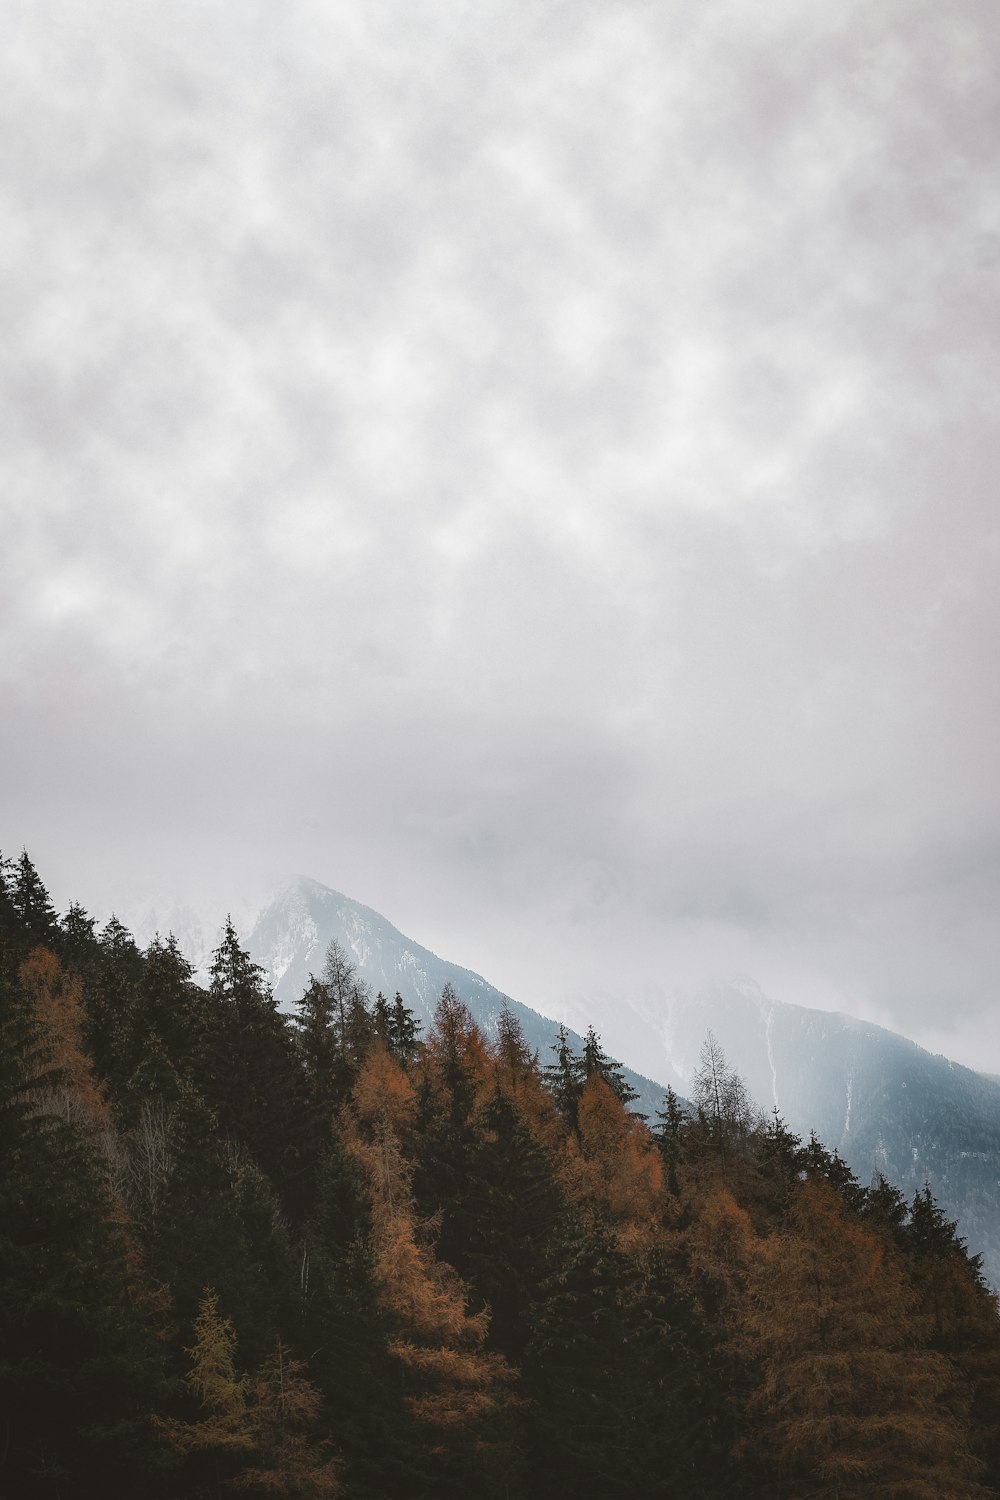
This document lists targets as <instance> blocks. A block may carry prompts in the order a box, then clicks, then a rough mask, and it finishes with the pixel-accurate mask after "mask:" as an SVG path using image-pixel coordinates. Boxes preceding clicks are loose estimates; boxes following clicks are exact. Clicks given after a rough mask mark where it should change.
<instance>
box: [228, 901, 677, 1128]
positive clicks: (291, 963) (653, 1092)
mask: <svg viewBox="0 0 1000 1500" xmlns="http://www.w3.org/2000/svg"><path fill="white" fill-rule="evenodd" d="M334 939H335V940H336V941H337V942H338V943H339V944H340V946H341V947H342V948H343V949H344V951H345V952H346V953H347V955H348V957H349V958H350V960H351V962H352V963H353V964H354V965H355V968H356V969H357V971H358V974H359V976H360V977H361V978H362V979H364V980H365V981H366V982H367V983H368V984H369V985H370V986H371V990H372V994H373V995H374V994H377V993H378V991H379V990H381V991H382V993H383V994H384V995H385V996H386V997H387V998H388V999H390V1000H391V999H392V997H393V995H394V994H395V993H396V991H397V990H398V991H399V992H400V994H401V995H402V997H403V999H404V1001H405V1002H406V1004H407V1005H408V1006H409V1007H410V1009H411V1010H412V1011H413V1012H414V1013H415V1014H416V1015H417V1016H418V1017H419V1019H420V1021H421V1022H422V1024H423V1025H424V1026H425V1027H427V1026H429V1025H430V1024H431V1020H432V1018H433V1015H434V1010H435V1007H436V1006H437V1002H438V1000H439V999H440V997H441V991H442V990H443V989H444V987H445V985H446V984H450V985H451V987H452V989H453V990H454V991H455V993H456V994H457V995H458V996H459V997H460V998H461V999H462V1000H464V1001H465V1003H466V1005H467V1006H468V1007H469V1009H470V1011H471V1012H472V1014H473V1016H474V1017H475V1019H476V1021H477V1023H478V1024H479V1025H480V1026H481V1027H482V1028H483V1030H484V1031H485V1032H486V1034H487V1035H492V1034H494V1032H495V1029H496V1020H497V1016H498V1015H499V1013H500V1011H501V1009H502V1008H503V1006H504V1005H507V1007H508V1008H509V1009H510V1010H511V1011H513V1013H514V1014H515V1015H516V1016H517V1018H518V1020H519V1021H520V1023H521V1027H522V1029H523V1031H524V1035H525V1039H526V1040H527V1042H528V1045H529V1046H530V1047H532V1048H534V1049H537V1051H538V1054H539V1057H540V1060H541V1062H542V1063H543V1064H545V1063H547V1062H549V1061H551V1053H550V1050H549V1049H550V1048H551V1046H552V1044H553V1042H554V1040H555V1037H556V1032H557V1030H558V1022H556V1021H553V1020H551V1019H549V1018H548V1017H547V1016H542V1015H539V1013H538V1012H537V1011H535V1010H531V1009H530V1008H529V1007H528V1006H526V1005H522V1004H520V1002H519V1001H517V1000H513V999H511V998H510V996H508V995H504V994H503V993H502V992H501V991H500V990H498V989H496V987H495V986H494V985H492V984H489V983H488V982H487V981H486V980H485V979H483V978H482V976H481V975H479V974H474V973H473V972H472V970H471V969H463V968H462V967H461V966H460V965H459V964H453V963H448V962H447V960H445V959H443V958H438V956H437V954H435V953H431V952H430V950H429V949H427V948H422V947H421V946H420V944H419V943H415V942H413V941H412V940H411V939H410V938H407V937H404V936H403V934H402V933H401V932H399V931H398V930H397V929H396V928H395V927H393V926H392V924H391V922H388V921H386V919H385V917H383V916H380V915H379V913H378V912H376V911H372V910H371V908H370V907H367V906H362V905H360V903H359V902H357V901H352V900H351V899H350V898H349V897H348V896H343V895H341V894H340V893H339V892H337V891H332V890H330V889H329V887H327V886H324V885H320V884H319V882H318V881H315V880H308V879H300V880H297V881H295V882H294V884H292V885H290V886H289V887H288V888H287V889H286V890H284V891H283V892H282V893H281V895H280V896H278V897H277V898H276V899H275V900H274V901H273V902H272V903H271V904H270V905H269V906H267V907H265V909H264V910H263V911H262V912H261V914H260V916H259V917H258V918H257V921H256V923H255V924H254V927H253V929H252V931H251V933H250V936H249V938H248V940H247V947H248V948H249V950H250V952H251V954H252V955H253V957H254V959H255V960H256V962H257V963H259V964H262V965H263V967H264V969H265V970H266V971H267V974H268V976H269V978H270V981H271V985H272V987H273V990H274V994H275V997H276V999H277V1000H278V1003H279V1004H280V1005H281V1007H282V1008H283V1009H285V1010H290V1009H291V1008H292V1006H293V1005H294V1003H295V1001H296V1000H297V999H298V997H299V996H300V995H301V994H302V993H303V991H304V990H305V988H306V986H307V985H308V983H309V975H310V973H312V974H315V975H317V976H319V975H321V974H322V970H323V964H324V961H325V958H326V951H327V948H328V947H329V945H330V943H331V942H332V941H333V940H334ZM567 1031H568V1033H569V1037H570V1043H571V1045H572V1046H573V1048H574V1050H575V1051H577V1052H579V1051H580V1050H581V1048H582V1046H583V1041H582V1038H581V1037H580V1036H579V1035H577V1033H576V1032H574V1031H571V1030H570V1029H569V1028H568V1027H567ZM624 1072H625V1076H626V1078H627V1079H628V1081H629V1083H630V1084H631V1086H632V1087H633V1088H634V1089H635V1090H636V1091H637V1093H638V1094H639V1098H638V1099H637V1100H636V1102H635V1105H634V1106H633V1108H635V1109H638V1110H642V1111H643V1112H644V1113H646V1114H648V1115H650V1116H651V1117H652V1115H653V1112H654V1111H655V1110H657V1109H659V1108H661V1106H662V1104H663V1086H662V1085H661V1084H659V1083H656V1082H654V1081H653V1080H652V1079H650V1078H645V1077H643V1076H642V1075H641V1074H639V1073H636V1072H633V1071H632V1070H631V1069H629V1068H625V1069H624Z"/></svg>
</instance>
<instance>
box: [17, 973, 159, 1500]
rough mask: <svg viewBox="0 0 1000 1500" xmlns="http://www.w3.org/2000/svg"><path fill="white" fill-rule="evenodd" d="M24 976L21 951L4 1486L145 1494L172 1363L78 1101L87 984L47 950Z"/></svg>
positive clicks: (36, 1491)
mask: <svg viewBox="0 0 1000 1500" xmlns="http://www.w3.org/2000/svg"><path fill="white" fill-rule="evenodd" d="M23 968H24V970H25V979H24V980H23V981H20V980H18V979H17V977H16V976H14V975H13V974H12V973H11V968H10V954H9V950H8V953H7V954H6V955H5V961H4V963H3V964H2V966H0V1161H2V1163H3V1170H2V1171H0V1433H2V1434H3V1439H2V1453H3V1462H2V1467H0V1479H2V1483H3V1488H4V1492H5V1493H8V1494H10V1495H11V1496H14V1495H17V1496H18V1497H19V1500H20V1497H24V1500H29V1497H35V1496H38V1497H42V1496H51V1495H53V1494H62V1495H66V1496H67V1497H69V1496H77V1495H80V1496H83V1495H90V1494H107V1495H111V1494H126V1493H134V1492H136V1491H137V1490H141V1489H142V1488H143V1487H144V1486H145V1485H147V1484H148V1483H149V1476H150V1473H151V1465H154V1466H155V1456H154V1455H153V1453H152V1450H151V1448H150V1445H149V1442H148V1440H147V1424H148V1414H149V1412H150V1410H151V1409H152V1408H153V1407H154V1406H155V1404H156V1402H157V1401H158V1399H159V1394H160V1388H161V1382H162V1371H161V1368H160V1362H159V1356H158V1353H157V1351H156V1347H155V1344H154V1341H153V1339H152V1338H151V1337H150V1335H149V1334H148V1332H147V1329H146V1327H145V1324H144V1317H143V1304H142V1300H141V1297H139V1296H138V1295H137V1293H136V1289H135V1287H134V1278H133V1276H132V1275H131V1273H130V1269H129V1266H128V1260H127V1244H126V1241H125V1239H124V1238H123V1235H122V1233H121V1230H120V1225H119V1222H118V1218H119V1216H118V1212H117V1210H116V1207H115V1205H113V1204H112V1202H111V1201H110V1198H109V1195H108V1192H107V1188H106V1182H105V1176H104V1172H103V1170H102V1164H101V1161H100V1158H99V1157H98V1155H97V1154H96V1151H95V1142H94V1126H93V1122H92V1120H91V1119H90V1118H89V1117H88V1114H87V1110H86V1109H85V1108H82V1107H81V1108H72V1107H66V1104H65V1101H66V1100H67V1099H69V1098H71V1097H72V1096H73V1094H74V1091H75V1090H77V1089H78V1088H80V1087H83V1088H84V1089H86V1088H87V1087H88V1084H89V1080H88V1078H87V1076H86V1073H85V1070H84V1071H81V1069H80V1064H79V1059H78V1058H77V1057H75V1056H74V1047H73V1045H72V1044H73V1043H74V1033H73V1025H72V1020H73V1014H72V1003H70V1004H69V1008H68V1010H67V1009H66V1007H63V1010H62V1013H60V1010H59V1002H60V1001H63V1000H67V998H68V1000H69V1001H70V1002H72V999H73V998H74V991H73V982H72V981H71V980H68V979H66V977H65V976H64V975H62V974H61V972H60V971H59V970H58V964H57V961H56V959H55V957H54V955H52V954H49V953H46V952H45V951H44V950H41V949H36V950H35V951H34V952H33V953H32V955H31V956H30V957H29V958H28V959H27V960H25V963H24V965H23ZM50 1002H51V1003H50ZM67 1015H68V1017H69V1020H70V1025H69V1026H68V1027H67V1026H66V1024H65V1021H66V1017H67ZM57 1053H58V1054H59V1055H58V1057H57V1056H56V1054H57ZM60 1062H61V1063H62V1064H63V1066H62V1067H60V1066H59V1065H58V1064H59V1063H60ZM74 1074H75V1075H76V1076H75V1077H74Z"/></svg>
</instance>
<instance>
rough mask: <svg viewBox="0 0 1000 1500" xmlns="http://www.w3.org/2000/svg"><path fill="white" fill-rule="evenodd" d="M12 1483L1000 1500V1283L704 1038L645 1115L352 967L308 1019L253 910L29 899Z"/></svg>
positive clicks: (9, 1067)
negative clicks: (211, 920) (802, 1134)
mask: <svg viewBox="0 0 1000 1500" xmlns="http://www.w3.org/2000/svg"><path fill="white" fill-rule="evenodd" d="M0 1028H2V1045H0V1163H2V1165H0V1494H2V1495H3V1496H9V1497H11V1500H21V1497H24V1500H29V1497H36V1496H37V1497H52V1500H76V1497H90V1496H95V1497H101V1500H118V1497H124V1496H133V1495H143V1496H146V1497H149V1500H201V1497H205V1500H209V1497H222V1496H230V1495H245V1496H251V1497H253V1496H260V1497H265V1496H270V1497H286V1496H287V1497H293V1496H294V1497H303V1500H305V1497H315V1500H319V1497H323V1496H342V1497H345V1500H376V1497H392V1500H395V1497H399V1500H423V1497H427V1500H430V1497H434V1500H444V1497H449V1496H455V1497H459V1496H461V1497H468V1496H474V1497H477V1500H478V1497H484V1500H492V1497H496V1500H542V1497H556V1500H559V1497H567V1500H569V1497H591V1496H600V1497H602V1500H614V1497H622V1500H625V1497H628V1500H644V1497H650V1500H654V1497H673V1496H677V1497H682V1496H683V1497H705V1500H708V1497H736V1496H762V1497H774V1500H779V1497H788V1500H806V1497H821V1496H830V1497H838V1500H853V1497H857V1500H861V1497H866V1500H867V1497H890V1496H892V1497H912V1500H923V1497H926V1500H943V1497H974V1496H977V1495H989V1494H997V1493H1000V1322H998V1315H997V1304H996V1299H995V1297H994V1295H993V1294H992V1292H991V1291H990V1290H989V1289H988V1287H987V1286H986V1285H985V1283H984V1281H983V1279H982V1276H981V1274H980V1270H979V1266H978V1264H977V1261H976V1259H975V1258H974V1257H970V1256H969V1255H968V1254H967V1253H966V1250H965V1246H964V1243H963V1241H962V1239H961V1238H960V1236H959V1235H958V1234H957V1232H956V1227H955V1225H954V1224H952V1223H951V1222H949V1221H948V1219H947V1218H946V1216H945V1215H944V1214H943V1213H942V1212H941V1210H940V1209H939V1208H938V1206H937V1204H936V1203H935V1202H934V1200H933V1198H932V1196H931V1194H930V1192H929V1191H924V1192H923V1193H920V1194H918V1195H917V1196H916V1197H915V1198H914V1200H913V1201H912V1202H911V1203H907V1202H906V1201H904V1199H903V1198H902V1196H901V1195H900V1194H899V1192H898V1191H897V1190H896V1189H894V1188H893V1187H892V1186H891V1185H890V1184H889V1183H887V1182H885V1181H884V1180H875V1181H873V1182H871V1183H859V1182H858V1181H857V1180H856V1179H855V1178H854V1176H853V1175H852V1174H851V1172H850V1171H849V1169H848V1168H847V1167H846V1165H845V1163H844V1162H843V1161H842V1160H841V1159H840V1158H839V1157H838V1156H837V1155H836V1154H835V1153H833V1152H831V1151H829V1150H827V1149H826V1148H825V1147H824V1146H823V1144H822V1143H821V1142H820V1141H818V1140H816V1139H815V1138H812V1139H810V1140H809V1141H802V1140H800V1139H799V1138H798V1137H796V1136H794V1135H793V1134H792V1133H791V1132H790V1131H789V1130H787V1129H786V1127H785V1126H784V1124H783V1122H782V1120H781V1119H780V1117H779V1116H777V1115H774V1116H772V1117H771V1118H761V1117H760V1116H759V1115H758V1114H757V1112H756V1111H755V1108H754V1105H753V1102H752V1101H751V1100H750V1099H749V1098H748V1097H747V1094H746V1090H745V1088H744V1087H743V1085H742V1083H741V1080H740V1076H739V1072H738V1063H739V1059H732V1060H731V1061H732V1063H733V1064H734V1066H730V1063H729V1062H727V1060H726V1058H725V1057H724V1056H723V1055H722V1053H721V1051H720V1049H719V1048H718V1046H717V1045H716V1044H715V1042H714V1040H713V1039H712V1038H711V1037H709V1038H708V1039H707V1040H706V1044H705V1048H704V1050H703V1054H702V1066H701V1069H700V1071H699V1074H698V1076H697V1078H696V1079H695V1081H694V1086H693V1089H692V1097H691V1100H690V1101H689V1102H686V1103H682V1102H681V1101H679V1100H678V1099H676V1098H675V1097H674V1096H673V1095H672V1094H668V1095H667V1097H666V1098H665V1100H664V1103H663V1108H662V1110H661V1111H660V1112H659V1113H658V1115H657V1116H656V1117H655V1118H654V1119H651V1120H646V1119H643V1118H641V1117H640V1116H638V1115H636V1114H635V1113H633V1112H632V1111H631V1110H630V1105H631V1104H632V1103H633V1102H634V1101H633V1097H632V1095H631V1091H630V1089H629V1087H628V1085H627V1083H626V1082H625V1080H624V1078H623V1076H622V1074H621V1071H620V1070H619V1068H618V1066H617V1064H616V1063H615V1062H614V1061H613V1060H612V1059H611V1058H609V1057H608V1056H607V1055H606V1053H605V1052H604V1050H603V1049H602V1047H601V1043H600V1040H599V1038H598V1037H597V1036H596V1035H595V1034H594V1033H593V1032H590V1033H589V1034H588V1036H587V1038H586V1042H585V1045H584V1048H583V1051H582V1053H580V1054H577V1053H575V1052H574V1051H573V1050H572V1048H571V1047H570V1045H569V1042H568V1040H567V1038H566V1037H565V1036H564V1035H563V1036H562V1037H561V1038H560V1039H559V1041H557V1044H556V1046H555V1047H554V1048H553V1049H552V1051H551V1054H550V1056H548V1057H537V1056H535V1055H533V1054H532V1053H531V1051H530V1050H529V1049H528V1048H527V1046H526V1045H525V1042H524V1039H523V1037H522V1035H521V1032H520V1029H519V1026H518V1023H517V1021H516V1020H515V1018H514V1017H513V1016H512V1015H510V1014H509V1013H506V1014H502V1015H501V1016H500V1018H499V1021H498V1025H497V1031H496V1036H495V1038H492V1039H488V1038H487V1037H486V1036H485V1035H484V1034H483V1032H482V1031H481V1030H480V1029H479V1028H478V1027H477V1026H476V1024H475V1023H474V1022H473V1020H472V1018H471V1016H470V1014H469V1012H468V1010H467V1009H466V1008H465V1006H464V1005H463V1003H462V1002H461V1000H460V999H459V998H458V997H457V996H456V995H455V994H454V993H452V992H450V991H449V990H445V992H444V993H443V994H442V996H441V999H440V1003H439V1005H438V1009H437V1013H436V1016H435V1020H434V1024H433V1026H432V1027H431V1028H430V1029H428V1030H427V1031H422V1030H421V1028H420V1027H419V1025H418V1024H417V1022H416V1021H415V1019H414V1017H413V1015H412V1013H411V1012H410V1011H409V1009H408V1008H407V1005H406V998H405V996H401V995H398V994H397V995H394V996H391V997H389V996H384V995H381V994H380V995H375V996H372V995H371V994H369V993H368V992H367V991H366V988H365V986H364V985H363V984H362V983H361V982H359V980H358V977H357V975H356V974H355V972H354V970H353V968H352V965H351V963H350V962H349V960H348V958H347V956H346V955H345V954H344V953H343V952H342V951H341V950H340V949H339V948H337V946H336V945H333V946H331V949H330V952H329V954H328V955H327V961H326V965H325V968H324V970H323V972H322V973H321V974H320V975H318V976H316V977H314V978H313V979H312V980H311V982H310V983H309V985H308V987H307V988H306V990H305V992H304V993H303V994H302V995H301V997H300V998H299V1000H298V1002H297V1005H296V1008H295V1012H294V1014H293V1015H291V1016H286V1015H284V1014H282V1013H281V1012H280V1011H279V1010H278V1009H277V1006H276V1004H275V1002H274V999H273V997H272V995H271V993H270V991H269V989H268V986H267V984H266V982H265V978H264V975H263V972H262V970H261V969H260V968H258V967H257V966H256V965H255V964H254V963H253V962H252V961H251V958H250V956H249V954H248V953H247V952H246V951H245V950H244V949H243V948H242V947H241V944H240V940H239V936H238V934H237V933H236V932H235V931H234V929H233V927H232V924H231V923H229V922H228V921H227V923H226V926H225V929H224V933H223V937H222V941H221V944H220V946H219V948H218V950H217V951H216V953H215V957H214V962H213V965H212V971H211V983H210V986H209V988H208V989H204V988H201V987H199V986H198V985H196V984H195V983H194V982H193V980H192V971H191V967H190V965H189V964H188V962H187V961H186V959H185V957H184V955H183V953H182V952H181V951H180V950H179V948H178V946H177V944H176V943H175V942H174V940H173V939H172V938H170V937H169V936H167V937H164V938H162V939H156V940H154V941H153V942H152V943H151V944H150V945H149V947H148V948H146V949H145V950H144V951H142V950H140V949H139V948H138V947H137V946H136V944H135V942H134V941H133V938H132V936H131V935H130V933H129V932H128V931H127V930H126V929H125V928H124V927H123V926H122V925H121V924H120V923H119V922H118V921H116V920H115V919H114V918H112V919H111V920H110V921H108V922H107V923H106V924H105V925H104V926H103V927H100V926H99V925H98V924H97V923H96V922H95V921H94V919H93V918H91V917H90V916H88V914H87V913H86V912H85V911H84V910H83V909H82V908H81V907H80V906H78V905H74V906H71V907H70V909H69V910H68V911H67V912H66V913H65V914H64V915H62V916H59V915H57V913H56V911H55V910H54V908H53V905H52V902H51V900H50V898H49V895H48V893H47V891H46V889H45V886H44V884H43V882H42V880H41V879H40V877H39V875H38V873H37V872H36V870H35V869H34V867H33V865H32V863H31V861H30V859H29V858H28V856H27V855H26V854H24V855H22V856H21V858H20V859H19V860H15V861H5V862H3V865H2V880H0Z"/></svg>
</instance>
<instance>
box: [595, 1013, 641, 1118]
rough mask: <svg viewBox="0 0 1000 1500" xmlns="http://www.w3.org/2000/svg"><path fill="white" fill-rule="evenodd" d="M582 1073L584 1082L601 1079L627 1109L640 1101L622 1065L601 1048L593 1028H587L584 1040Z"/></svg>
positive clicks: (599, 1040)
mask: <svg viewBox="0 0 1000 1500" xmlns="http://www.w3.org/2000/svg"><path fill="white" fill-rule="evenodd" d="M581 1061H582V1071H583V1078H584V1081H585V1082H587V1081H589V1079H591V1078H595V1077H596V1078H601V1079H603V1081H604V1082H605V1083H606V1084H607V1086H608V1088H609V1089H610V1090H611V1092H612V1093H613V1094H614V1096H615V1098H616V1099H617V1100H618V1101H619V1103H621V1104H624V1105H625V1106H626V1107H627V1106H628V1105H629V1104H631V1103H632V1102H633V1100H635V1099H638V1097H639V1095H638V1094H637V1093H636V1091H635V1089H634V1088H632V1086H631V1084H629V1083H628V1082H627V1080H626V1078H625V1074H624V1073H623V1072H622V1069H621V1065H620V1063H617V1062H615V1060H614V1058H613V1057H609V1056H608V1054H607V1053H606V1052H605V1050H604V1048H603V1047H602V1046H601V1039H600V1037H599V1036H598V1035H597V1032H596V1031H595V1030H594V1028H593V1026H588V1027H587V1035H586V1036H585V1037H584V1039H583V1056H582V1059H581Z"/></svg>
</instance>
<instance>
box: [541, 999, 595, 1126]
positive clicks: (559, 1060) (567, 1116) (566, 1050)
mask: <svg viewBox="0 0 1000 1500" xmlns="http://www.w3.org/2000/svg"><path fill="white" fill-rule="evenodd" d="M551 1050H552V1051H553V1052H554V1053H555V1055H556V1060H555V1062H551V1063H546V1065H545V1067H544V1068H543V1070H542V1076H543V1078H544V1080H545V1085H546V1087H547V1088H548V1090H549V1092H550V1094H551V1095H552V1098H553V1099H554V1100H555V1104H556V1108H557V1109H558V1111H559V1113H560V1115H561V1116H562V1118H563V1120H564V1121H565V1123H566V1125H567V1126H568V1127H569V1129H570V1130H576V1128H577V1118H576V1116H577V1109H578V1107H579V1103H580V1095H581V1094H582V1093H583V1084H584V1079H585V1077H586V1074H585V1072H584V1066H583V1059H582V1058H579V1057H577V1056H576V1054H575V1053H574V1052H573V1049H572V1047H571V1046H570V1044H569V1033H568V1032H567V1030H566V1028H565V1026H562V1025H560V1027H559V1031H558V1033H557V1035H556V1040H555V1041H554V1042H553V1044H552V1048H551Z"/></svg>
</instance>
